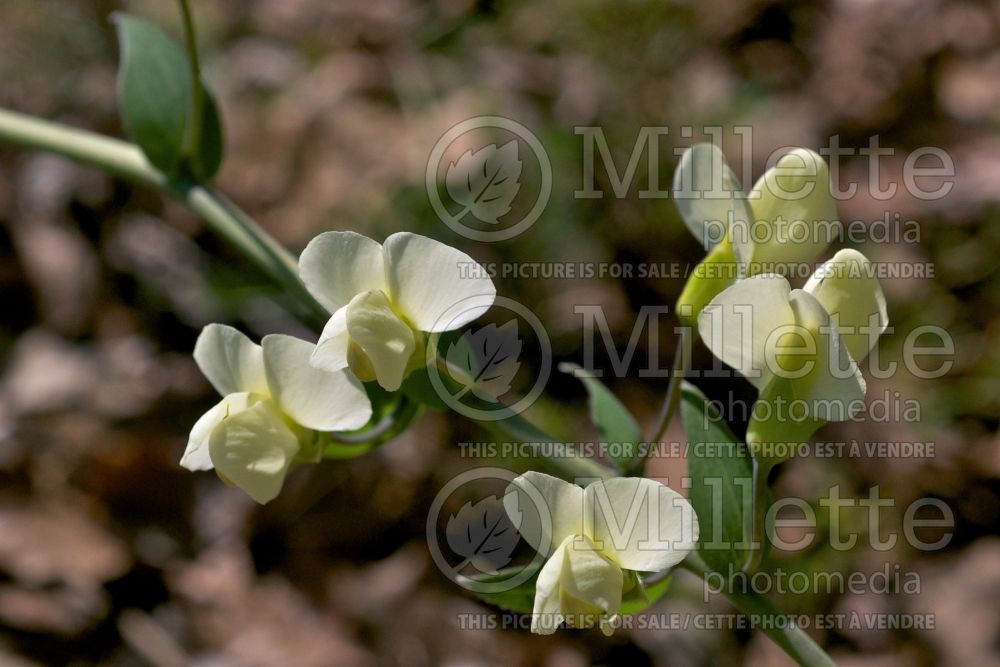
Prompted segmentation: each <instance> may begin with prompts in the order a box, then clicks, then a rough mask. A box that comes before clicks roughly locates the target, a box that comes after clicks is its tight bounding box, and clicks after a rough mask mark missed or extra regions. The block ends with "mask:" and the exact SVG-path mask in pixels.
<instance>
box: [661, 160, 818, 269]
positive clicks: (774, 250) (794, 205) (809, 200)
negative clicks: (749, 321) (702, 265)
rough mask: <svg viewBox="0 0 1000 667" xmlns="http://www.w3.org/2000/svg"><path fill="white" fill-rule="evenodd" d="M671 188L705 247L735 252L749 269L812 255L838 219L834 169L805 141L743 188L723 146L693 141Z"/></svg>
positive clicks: (734, 256)
mask: <svg viewBox="0 0 1000 667" xmlns="http://www.w3.org/2000/svg"><path fill="white" fill-rule="evenodd" d="M673 191H674V193H673V194H674V201H675V202H676V203H677V208H678V211H679V212H680V214H681V217H682V218H683V219H684V222H685V224H686V225H687V226H688V229H690V230H691V233H692V234H694V235H695V237H697V238H698V240H699V241H701V243H702V245H703V246H704V247H705V249H706V250H709V251H712V250H716V251H717V252H722V253H724V254H726V255H729V256H730V257H731V259H730V260H729V261H733V260H735V261H736V263H737V264H738V265H740V266H741V267H742V268H743V270H744V271H745V272H746V273H747V275H754V274H758V273H764V272H781V270H782V268H783V267H784V266H787V265H795V264H801V263H808V262H812V261H813V260H815V259H816V258H817V257H818V256H819V255H820V254H821V253H822V252H823V251H824V250H825V249H826V247H827V245H828V244H829V242H830V240H831V236H833V235H834V234H835V226H836V225H837V224H838V221H837V208H836V202H835V201H834V199H833V195H832V194H831V191H830V170H829V168H828V167H827V164H826V161H825V160H823V158H822V156H820V155H819V154H818V153H816V152H815V151H811V150H809V149H807V148H795V149H793V150H791V151H789V152H788V153H786V154H785V155H783V156H782V157H781V158H780V159H779V160H778V161H777V162H776V163H775V165H774V166H773V167H771V168H770V169H768V170H767V171H766V172H765V173H764V174H763V175H762V176H761V177H760V179H758V181H757V182H756V183H755V184H754V186H753V188H752V189H751V190H750V192H749V193H747V194H744V193H743V192H742V191H741V190H740V184H739V181H738V180H737V178H736V176H735V174H734V173H733V171H732V169H731V168H730V167H729V165H728V164H727V162H726V158H725V156H724V155H723V153H722V151H721V150H720V149H719V147H718V146H716V145H714V144H707V143H701V144H695V145H694V146H691V147H690V148H688V149H687V150H686V151H685V152H684V154H683V155H682V156H681V160H680V163H679V164H678V166H677V170H676V172H675V173H674V184H673ZM720 244H721V246H720Z"/></svg>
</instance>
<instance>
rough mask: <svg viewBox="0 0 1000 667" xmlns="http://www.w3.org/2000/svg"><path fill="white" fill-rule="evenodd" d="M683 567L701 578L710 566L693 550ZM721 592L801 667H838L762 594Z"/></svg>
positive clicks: (810, 638)
mask: <svg viewBox="0 0 1000 667" xmlns="http://www.w3.org/2000/svg"><path fill="white" fill-rule="evenodd" d="M681 566H682V567H683V568H684V569H686V570H688V571H690V572H693V573H694V574H696V575H698V576H699V577H701V578H702V579H706V578H707V577H708V576H709V569H708V567H707V566H706V565H705V563H704V562H703V561H702V560H701V558H700V557H699V556H698V554H696V553H692V554H691V555H689V556H688V557H687V558H685V559H684V562H682V563H681ZM722 594H723V595H725V596H726V598H727V599H728V600H729V601H730V602H732V603H733V606H734V607H736V608H737V609H739V610H740V611H741V612H743V613H744V614H746V615H747V616H749V617H750V619H751V620H752V621H753V624H754V627H756V628H757V629H759V630H760V631H761V632H763V633H764V634H766V635H767V636H768V637H770V638H771V639H772V640H774V642H775V643H776V644H777V645H778V646H780V647H781V648H782V650H783V651H784V652H785V653H787V654H788V655H789V657H791V658H792V659H793V660H795V662H797V663H798V664H799V665H802V667H836V663H835V662H834V661H833V659H832V658H830V656H829V655H827V654H826V652H825V651H824V650H823V649H822V648H821V647H820V645H819V644H817V643H816V642H815V641H813V639H812V637H810V636H809V635H807V634H806V633H805V632H804V631H803V630H802V629H801V628H799V627H798V626H797V625H795V623H794V622H793V619H792V618H789V617H785V618H784V619H782V616H783V614H782V613H781V612H780V611H779V610H778V609H777V608H776V607H775V606H774V604H772V602H771V601H770V600H769V599H768V598H766V597H765V596H763V595H759V594H757V593H753V592H745V591H737V590H726V591H722Z"/></svg>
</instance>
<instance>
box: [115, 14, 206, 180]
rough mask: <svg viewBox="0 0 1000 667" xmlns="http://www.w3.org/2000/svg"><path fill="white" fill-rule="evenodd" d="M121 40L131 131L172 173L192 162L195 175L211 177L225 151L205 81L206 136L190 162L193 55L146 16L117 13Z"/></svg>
mask: <svg viewBox="0 0 1000 667" xmlns="http://www.w3.org/2000/svg"><path fill="white" fill-rule="evenodd" d="M113 18H114V21H115V23H116V25H117V27H118V38H119V41H120V43H121V59H120V70H119V75H118V76H119V99H118V102H119V107H120V111H121V114H122V120H123V121H124V123H125V128H126V129H127V130H128V134H129V136H130V137H131V138H132V140H133V141H134V142H135V143H136V144H138V146H139V148H141V149H142V152H143V153H144V154H145V155H146V158H147V159H148V160H149V161H150V163H152V164H153V166H155V167H156V168H157V169H159V170H160V171H162V172H163V173H164V174H166V175H167V176H170V177H177V176H179V175H181V174H182V173H183V170H184V168H185V167H187V169H188V171H189V172H190V175H192V176H194V177H195V178H197V179H199V180H203V181H204V180H209V179H210V178H212V176H214V175H215V173H216V172H217V171H218V169H219V166H220V165H221V163H222V155H223V144H224V140H223V131H222V122H221V120H220V117H219V111H218V105H217V104H216V102H215V99H214V98H213V97H212V94H211V92H210V91H209V90H208V89H207V87H205V86H204V83H203V82H200V81H199V82H198V85H201V86H202V91H203V93H204V95H203V104H202V120H201V125H202V132H201V141H200V143H199V145H198V146H197V147H196V149H195V151H194V155H193V156H191V159H190V163H189V164H188V163H187V160H185V155H184V142H185V137H186V134H187V132H188V129H189V126H190V124H191V119H190V115H191V98H192V95H193V94H194V80H193V77H192V76H191V66H190V64H189V62H188V55H187V52H186V51H185V50H184V48H182V47H181V45H180V44H178V43H177V42H176V41H174V39H173V38H172V37H171V36H170V35H168V34H167V33H166V32H164V31H163V30H162V29H160V28H159V27H158V26H156V25H154V24H153V23H150V22H149V21H146V20H144V19H141V18H137V17H134V16H129V15H128V14H123V13H116V14H115V15H114V17H113Z"/></svg>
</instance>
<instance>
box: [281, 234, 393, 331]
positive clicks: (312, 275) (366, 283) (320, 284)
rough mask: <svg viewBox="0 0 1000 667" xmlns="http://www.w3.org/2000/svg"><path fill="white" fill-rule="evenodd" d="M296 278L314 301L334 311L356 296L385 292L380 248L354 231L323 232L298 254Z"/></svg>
mask: <svg viewBox="0 0 1000 667" xmlns="http://www.w3.org/2000/svg"><path fill="white" fill-rule="evenodd" d="M299 276H300V277H301V278H302V282H304V283H305V285H306V288H307V289H308V290H309V293H310V294H312V295H313V296H314V297H315V298H316V300H317V301H319V302H320V303H321V304H323V305H324V306H326V307H327V308H328V309H329V310H330V312H331V313H333V312H336V311H337V310H339V309H341V308H343V307H344V306H346V305H347V304H348V303H350V301H351V299H353V298H354V296H355V295H356V294H360V293H361V292H367V291H368V290H385V289H386V281H385V264H384V261H383V254H382V246H381V245H379V244H378V242H377V241H373V240H371V239H370V238H368V237H366V236H362V235H361V234H356V233H354V232H325V233H323V234H320V235H319V236H317V237H316V238H314V239H313V240H312V241H310V242H309V245H307V246H306V248H305V250H303V251H302V256H301V257H299Z"/></svg>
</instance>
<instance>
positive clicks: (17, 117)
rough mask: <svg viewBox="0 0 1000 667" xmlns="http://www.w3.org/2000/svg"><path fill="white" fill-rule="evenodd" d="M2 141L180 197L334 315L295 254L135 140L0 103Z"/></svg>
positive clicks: (306, 304)
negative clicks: (169, 172)
mask: <svg viewBox="0 0 1000 667" xmlns="http://www.w3.org/2000/svg"><path fill="white" fill-rule="evenodd" d="M0 142H4V143H8V144H12V145H14V146H19V147H21V148H27V149H31V150H43V151H47V152H50V153H56V154H57V155H62V156H64V157H67V158H70V159H71V160H75V161H76V162H80V163H82V164H86V165H90V166H94V167H100V168H101V169H104V170H106V171H109V172H111V173H113V174H115V175H116V176H120V177H121V178H124V179H126V180H129V181H132V182H134V183H137V184H139V185H144V186H147V187H150V188H153V189H155V190H158V191H160V192H162V193H164V194H167V195H170V196H172V197H175V198H176V199H178V200H180V201H181V202H183V203H184V204H186V205H187V207H188V208H190V209H191V210H192V211H194V212H195V213H196V214H198V215H199V216H200V217H201V218H202V219H203V220H204V221H205V223H206V224H208V226H209V227H210V228H211V229H212V230H213V231H214V232H215V233H217V234H218V235H219V236H221V237H223V238H224V239H225V240H226V241H228V242H229V243H231V244H233V245H234V246H235V247H236V248H237V250H239V251H240V252H241V253H242V254H244V255H245V256H246V257H247V258H248V259H249V260H250V261H251V262H253V263H254V264H255V265H256V266H257V267H259V268H260V269H261V270H262V271H264V273H266V274H267V275H268V276H269V277H270V278H271V279H272V280H274V281H275V282H276V283H277V284H278V285H279V286H280V287H281V288H282V289H283V290H284V291H285V292H286V293H288V294H289V295H291V296H292V297H294V298H295V300H296V301H297V302H298V303H299V304H301V309H300V310H301V312H300V313H299V314H300V316H301V317H302V318H303V320H304V321H306V322H308V323H309V324H311V325H313V326H318V327H322V326H323V324H325V323H326V320H327V319H328V318H329V316H330V314H329V313H328V312H327V310H326V309H325V308H324V307H323V306H321V305H320V304H319V303H317V302H316V300H315V299H314V298H313V297H312V295H311V294H309V292H308V291H307V290H306V288H305V286H304V285H303V284H302V281H301V280H299V277H298V268H297V262H296V260H295V257H294V256H293V255H292V254H291V253H289V252H288V251H287V250H286V249H285V248H284V247H283V246H282V245H281V244H279V243H278V242H277V241H275V240H274V239H273V238H271V237H270V236H269V235H268V234H267V232H265V231H264V230H263V229H261V228H260V227H258V226H257V225H256V224H255V223H254V222H253V221H252V220H251V219H250V218H249V217H248V216H247V215H246V214H244V213H243V212H242V211H240V210H239V209H238V208H237V207H236V206H235V205H234V204H232V203H231V202H230V201H229V200H227V199H226V198H225V197H224V196H222V195H221V194H219V193H218V192H216V191H215V190H213V189H211V188H209V187H205V186H202V185H198V184H196V183H192V182H190V181H181V180H169V179H167V177H166V176H164V175H163V174H162V173H160V172H159V171H158V170H157V169H156V168H155V167H153V166H152V165H151V164H149V162H148V161H147V160H146V158H145V156H143V154H142V151H140V150H139V149H138V148H137V147H136V146H134V145H132V144H130V143H127V142H124V141H120V140H118V139H111V138H109V137H103V136H101V135H98V134H94V133H92V132H87V131H85V130H80V129H77V128H73V127H68V126H65V125H60V124H57V123H52V122H49V121H45V120H40V119H37V118H32V117H31V116H26V115H24V114H19V113H16V112H13V111H7V110H5V109H0Z"/></svg>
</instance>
